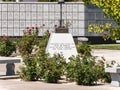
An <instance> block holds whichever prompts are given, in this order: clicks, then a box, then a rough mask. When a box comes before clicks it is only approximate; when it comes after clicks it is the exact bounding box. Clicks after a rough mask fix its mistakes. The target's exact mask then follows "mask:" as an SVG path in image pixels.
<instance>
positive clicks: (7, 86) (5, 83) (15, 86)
mask: <svg viewBox="0 0 120 90" xmlns="http://www.w3.org/2000/svg"><path fill="white" fill-rule="evenodd" d="M0 90H120V87H112V86H110V84H103V85H98V86H79V85H76V84H75V83H62V84H48V83H45V82H39V81H37V82H25V81H20V80H19V79H12V80H0Z"/></svg>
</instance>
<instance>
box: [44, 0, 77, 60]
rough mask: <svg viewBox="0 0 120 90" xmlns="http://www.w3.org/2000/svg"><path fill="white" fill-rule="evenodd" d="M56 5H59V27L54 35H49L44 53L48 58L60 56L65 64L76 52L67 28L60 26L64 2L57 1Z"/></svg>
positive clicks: (62, 0) (61, 0)
mask: <svg viewBox="0 0 120 90" xmlns="http://www.w3.org/2000/svg"><path fill="white" fill-rule="evenodd" d="M58 4H60V26H59V27H58V28H56V29H55V33H52V34H51V35H50V38H49V41H48V45H47V48H46V52H47V53H49V54H50V56H53V55H54V54H58V53H59V54H62V55H63V56H64V58H65V59H66V62H69V61H70V60H69V57H71V56H72V55H74V56H76V55H77V50H76V46H75V43H74V40H73V37H72V35H71V34H70V33H68V28H65V27H64V25H62V23H63V20H62V4H64V0H59V2H58Z"/></svg>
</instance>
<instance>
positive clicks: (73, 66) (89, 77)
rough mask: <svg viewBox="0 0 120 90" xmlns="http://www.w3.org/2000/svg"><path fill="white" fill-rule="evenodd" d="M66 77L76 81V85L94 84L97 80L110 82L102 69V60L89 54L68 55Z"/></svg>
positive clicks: (108, 76)
mask: <svg viewBox="0 0 120 90" xmlns="http://www.w3.org/2000/svg"><path fill="white" fill-rule="evenodd" d="M67 78H68V79H70V80H71V79H72V81H76V82H77V84H78V85H94V84H97V81H98V80H104V81H107V82H110V80H111V79H110V75H109V74H108V73H105V71H104V63H103V60H99V61H96V58H95V57H93V56H91V57H88V56H86V57H85V56H82V55H78V56H76V57H74V56H73V57H70V62H68V64H67Z"/></svg>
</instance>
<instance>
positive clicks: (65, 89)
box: [0, 50, 120, 90]
mask: <svg viewBox="0 0 120 90" xmlns="http://www.w3.org/2000/svg"><path fill="white" fill-rule="evenodd" d="M92 54H93V55H94V56H104V57H105V59H106V60H107V61H111V60H116V61H117V62H120V51H118V50H114V51H113V50H94V51H92ZM3 66H4V65H3ZM3 66H1V65H0V72H1V71H4V70H5V66H4V67H3ZM18 66H19V65H17V67H18ZM1 67H2V68H1ZM0 90H120V87H113V86H111V85H110V84H103V85H97V86H79V85H76V84H75V83H62V84H48V83H45V82H40V81H37V82H25V81H21V80H20V79H7V80H0Z"/></svg>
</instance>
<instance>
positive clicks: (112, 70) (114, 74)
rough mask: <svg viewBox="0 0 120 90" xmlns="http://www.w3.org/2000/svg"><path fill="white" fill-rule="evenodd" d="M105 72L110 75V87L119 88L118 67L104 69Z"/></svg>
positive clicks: (119, 75)
mask: <svg viewBox="0 0 120 90" xmlns="http://www.w3.org/2000/svg"><path fill="white" fill-rule="evenodd" d="M105 72H109V73H110V75H111V79H112V81H111V85H112V86H117V87H120V67H110V68H105Z"/></svg>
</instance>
